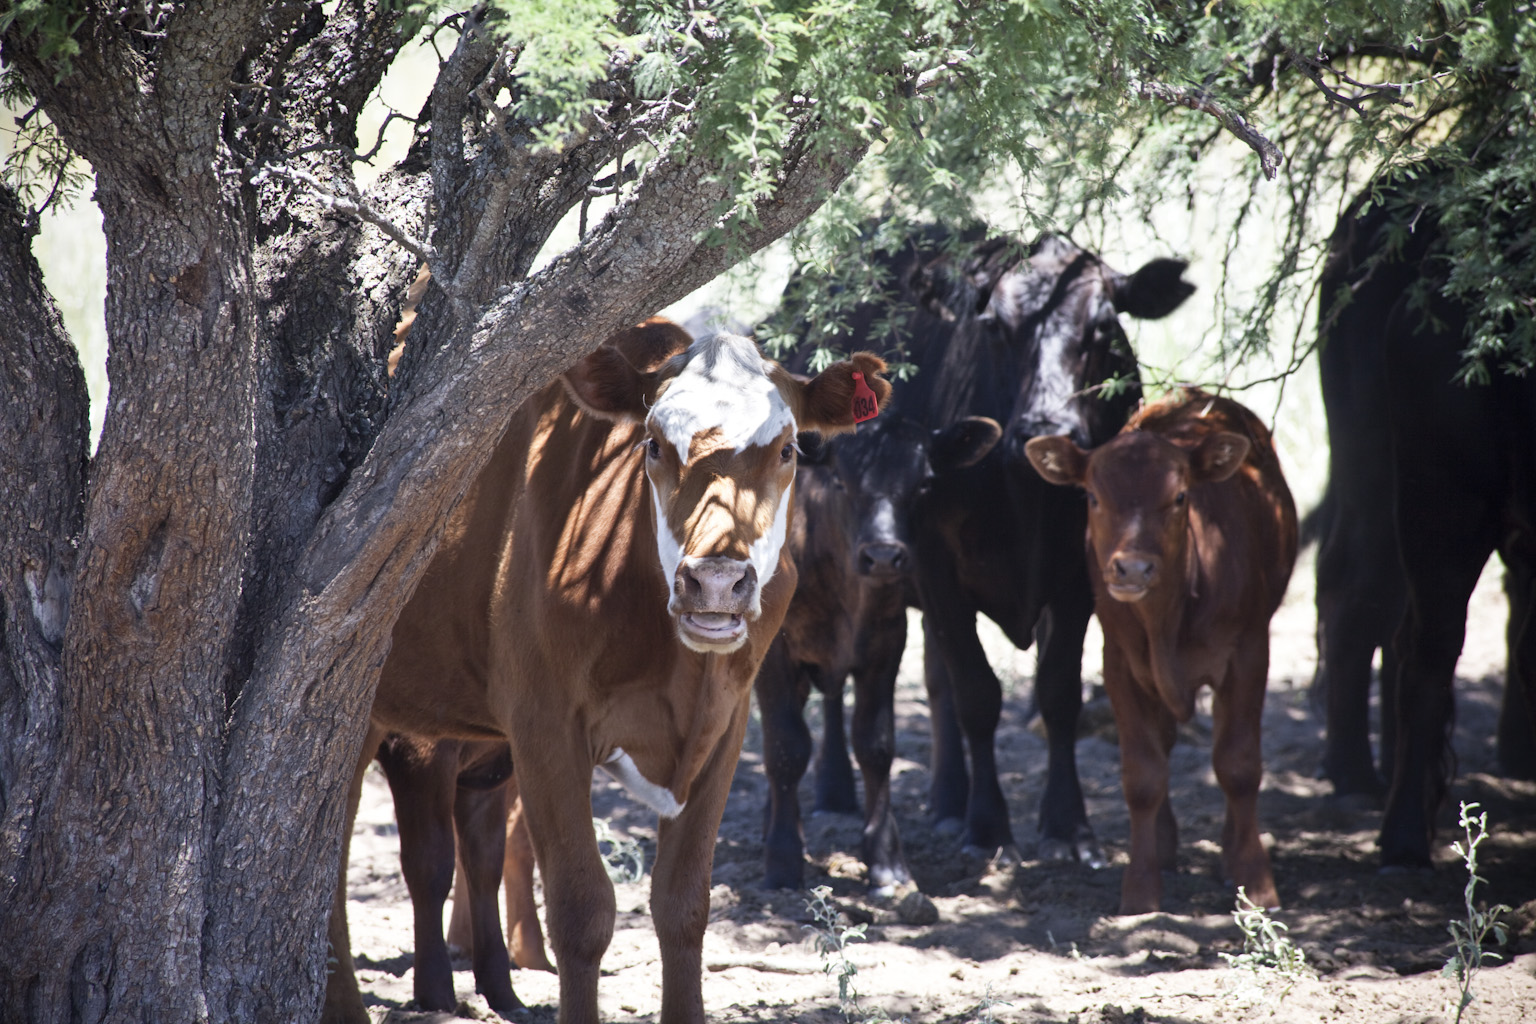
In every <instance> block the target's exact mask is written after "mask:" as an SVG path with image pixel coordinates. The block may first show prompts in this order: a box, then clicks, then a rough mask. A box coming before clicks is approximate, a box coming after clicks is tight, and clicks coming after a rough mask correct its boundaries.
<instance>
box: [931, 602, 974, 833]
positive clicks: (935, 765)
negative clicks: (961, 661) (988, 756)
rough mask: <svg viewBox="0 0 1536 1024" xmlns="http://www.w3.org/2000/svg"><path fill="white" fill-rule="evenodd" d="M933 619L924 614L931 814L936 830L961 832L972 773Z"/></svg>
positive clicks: (951, 686) (952, 690)
mask: <svg viewBox="0 0 1536 1024" xmlns="http://www.w3.org/2000/svg"><path fill="white" fill-rule="evenodd" d="M934 628H935V627H934V626H933V620H932V619H931V617H930V616H929V615H927V614H926V613H925V614H924V615H923V685H924V688H925V689H926V690H927V691H928V730H929V738H930V742H931V744H932V746H931V747H930V748H929V753H928V811H929V814H930V815H932V817H933V824H934V829H935V830H936V831H937V832H939V833H941V834H944V833H958V832H960V831H961V830H962V829H963V828H965V803H966V800H967V799H969V797H970V792H971V780H970V774H969V772H968V771H967V770H966V767H965V739H964V735H963V734H962V733H961V732H960V716H959V715H958V714H956V712H955V692H954V687H953V685H951V683H950V678H949V666H948V665H947V664H946V663H945V661H944V654H943V651H942V650H941V648H940V644H939V641H938V639H937V637H936V636H935V635H934Z"/></svg>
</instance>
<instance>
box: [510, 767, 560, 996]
mask: <svg viewBox="0 0 1536 1024" xmlns="http://www.w3.org/2000/svg"><path fill="white" fill-rule="evenodd" d="M507 806H508V811H507V845H506V859H505V860H504V861H503V863H502V873H501V878H502V885H503V886H504V887H505V889H506V894H507V940H508V942H509V943H510V944H511V946H512V950H511V952H512V959H513V960H514V961H516V963H517V966H518V967H520V968H522V969H523V970H525V971H549V972H550V973H551V974H553V973H554V971H555V965H554V964H552V963H550V962H549V955H548V954H547V953H545V951H544V929H543V928H542V927H541V926H540V925H539V908H538V905H537V904H536V903H535V902H534V899H533V868H534V854H533V839H532V837H530V836H529V835H528V819H527V817H526V816H524V814H523V798H522V795H521V794H520V793H519V792H518V788H517V779H516V777H513V779H512V781H511V782H509V783H508V784H507Z"/></svg>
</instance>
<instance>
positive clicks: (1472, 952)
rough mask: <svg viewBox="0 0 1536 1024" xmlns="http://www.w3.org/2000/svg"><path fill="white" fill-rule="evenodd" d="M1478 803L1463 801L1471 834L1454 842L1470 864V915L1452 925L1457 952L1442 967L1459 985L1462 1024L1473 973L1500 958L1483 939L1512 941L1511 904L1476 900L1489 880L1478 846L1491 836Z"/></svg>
mask: <svg viewBox="0 0 1536 1024" xmlns="http://www.w3.org/2000/svg"><path fill="white" fill-rule="evenodd" d="M1478 806H1479V805H1478V804H1476V803H1470V804H1469V803H1467V802H1466V801H1462V804H1461V828H1462V830H1463V831H1464V832H1465V833H1466V834H1467V842H1466V845H1465V846H1463V845H1462V844H1461V843H1459V842H1456V843H1452V844H1451V849H1453V850H1455V851H1456V852H1457V853H1458V854H1459V855H1460V856H1461V859H1462V861H1463V862H1464V863H1465V864H1466V865H1467V887H1466V890H1465V894H1464V895H1465V900H1466V908H1467V916H1466V920H1464V921H1452V922H1451V925H1450V931H1451V939H1452V941H1453V942H1454V943H1455V947H1456V948H1455V952H1454V953H1452V954H1451V958H1450V959H1449V960H1447V961H1446V962H1445V967H1443V968H1442V969H1441V971H1440V973H1441V974H1442V975H1444V976H1445V977H1447V978H1453V979H1455V981H1456V987H1457V1002H1456V1024H1461V1017H1462V1014H1464V1013H1466V1011H1467V1007H1468V1006H1469V1005H1471V1003H1472V1000H1473V999H1475V998H1476V995H1475V994H1474V993H1473V991H1472V975H1474V974H1475V973H1477V969H1478V968H1479V967H1481V966H1483V961H1485V960H1489V959H1493V960H1500V959H1502V957H1500V956H1499V954H1497V953H1494V952H1490V951H1488V950H1485V949H1483V943H1485V942H1487V941H1488V936H1489V935H1490V934H1491V935H1492V936H1493V938H1494V940H1495V941H1496V942H1497V943H1498V944H1499V945H1501V946H1502V945H1504V943H1505V942H1506V941H1508V932H1507V931H1506V930H1505V928H1504V925H1503V923H1501V922H1500V921H1499V916H1500V915H1502V914H1507V913H1509V908H1508V907H1507V906H1505V905H1504V904H1502V903H1501V904H1499V905H1498V906H1496V907H1493V908H1491V909H1488V910H1479V909H1477V905H1476V904H1475V903H1474V902H1473V896H1474V894H1475V892H1476V890H1477V883H1478V882H1485V881H1487V879H1485V878H1482V877H1480V876H1479V875H1478V873H1477V848H1478V847H1479V846H1480V845H1482V842H1483V840H1485V839H1487V838H1488V812H1486V811H1484V812H1483V813H1481V814H1479V815H1477V816H1476V817H1473V816H1472V812H1473V811H1475V810H1477V809H1478Z"/></svg>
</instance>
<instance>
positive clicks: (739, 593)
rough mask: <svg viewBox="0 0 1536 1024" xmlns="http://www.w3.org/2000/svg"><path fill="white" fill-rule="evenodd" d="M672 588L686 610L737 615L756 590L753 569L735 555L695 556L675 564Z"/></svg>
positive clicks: (755, 574)
mask: <svg viewBox="0 0 1536 1024" xmlns="http://www.w3.org/2000/svg"><path fill="white" fill-rule="evenodd" d="M676 588H677V596H678V598H679V600H680V601H681V604H682V606H683V608H684V609H686V610H687V611H690V612H695V613H708V612H717V613H725V614H733V615H740V614H741V613H742V612H744V611H745V610H746V609H747V608H748V606H750V605H751V603H752V596H753V594H754V593H755V592H756V590H757V570H756V569H755V568H754V567H753V565H752V563H751V562H746V561H742V560H740V559H736V558H696V559H692V560H690V561H687V562H684V563H683V564H682V565H680V566H678V569H677V582H676Z"/></svg>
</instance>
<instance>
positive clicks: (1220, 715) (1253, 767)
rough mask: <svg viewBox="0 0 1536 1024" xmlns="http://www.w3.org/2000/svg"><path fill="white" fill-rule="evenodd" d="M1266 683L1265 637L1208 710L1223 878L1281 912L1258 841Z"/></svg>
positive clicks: (1248, 641) (1244, 649)
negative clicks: (1221, 802) (1219, 798)
mask: <svg viewBox="0 0 1536 1024" xmlns="http://www.w3.org/2000/svg"><path fill="white" fill-rule="evenodd" d="M1268 677H1269V633H1268V630H1264V631H1262V632H1258V633H1257V635H1256V636H1255V637H1249V638H1245V639H1244V640H1243V642H1242V643H1241V644H1240V645H1239V646H1238V650H1237V652H1236V654H1235V656H1234V657H1233V659H1232V664H1231V665H1230V666H1229V667H1228V669H1227V676H1226V679H1225V681H1224V682H1223V684H1222V685H1221V686H1219V687H1217V689H1216V694H1215V700H1214V702H1213V703H1212V706H1211V718H1212V720H1213V724H1214V730H1213V735H1212V740H1211V766H1212V767H1213V768H1214V769H1215V771H1216V781H1217V782H1218V783H1219V784H1220V785H1221V791H1222V793H1223V794H1224V795H1225V796H1226V802H1227V814H1226V820H1225V822H1224V823H1223V825H1222V829H1221V861H1222V867H1223V868H1224V869H1225V871H1226V874H1227V878H1228V879H1229V880H1230V881H1231V882H1232V883H1235V884H1236V885H1238V886H1241V887H1242V889H1243V890H1244V893H1245V894H1246V895H1247V897H1248V898H1249V899H1250V900H1252V901H1253V902H1254V903H1256V904H1258V905H1259V906H1261V907H1267V908H1269V909H1271V910H1273V909H1276V908H1278V907H1279V906H1280V895H1279V893H1278V891H1277V890H1276V889H1275V878H1274V874H1273V873H1272V872H1271V871H1270V865H1269V854H1268V852H1266V851H1265V849H1264V844H1263V842H1262V840H1261V839H1260V838H1259V786H1260V784H1261V783H1262V782H1263V781H1264V758H1263V754H1262V752H1261V742H1260V741H1261V733H1262V730H1263V720H1264V690H1265V686H1266V682H1267V680H1268Z"/></svg>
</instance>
